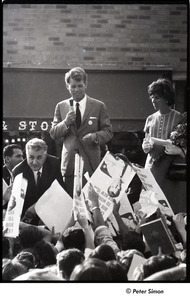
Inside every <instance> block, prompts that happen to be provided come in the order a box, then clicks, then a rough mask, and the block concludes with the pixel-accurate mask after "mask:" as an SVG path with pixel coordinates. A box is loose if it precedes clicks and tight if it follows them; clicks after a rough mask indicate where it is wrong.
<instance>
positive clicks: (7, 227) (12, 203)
mask: <svg viewBox="0 0 190 300" xmlns="http://www.w3.org/2000/svg"><path fill="white" fill-rule="evenodd" d="M27 185H28V181H27V179H26V178H24V177H23V173H21V174H18V175H17V176H16V177H15V179H14V182H13V187H12V193H11V197H10V200H9V203H8V207H7V211H6V214H5V220H4V222H3V231H4V232H5V233H4V236H5V237H13V238H15V237H17V236H18V234H19V223H20V217H21V214H22V209H23V205H24V198H25V195H26V189H27Z"/></svg>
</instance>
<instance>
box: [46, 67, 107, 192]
mask: <svg viewBox="0 0 190 300" xmlns="http://www.w3.org/2000/svg"><path fill="white" fill-rule="evenodd" d="M65 83H66V88H67V89H68V91H69V93H70V95H71V98H69V99H66V100H63V101H61V102H59V103H58V104H57V105H56V108H55V113H54V119H53V125H52V128H51V130H50V135H51V137H52V138H53V139H54V140H57V139H63V147H62V158H61V173H62V176H63V177H64V180H65V185H66V191H67V192H68V193H69V194H70V195H71V196H72V193H73V173H74V162H75V153H76V151H77V152H79V154H80V155H81V156H82V157H83V160H84V173H85V172H86V171H87V172H88V173H89V175H90V176H91V175H92V173H93V172H94V171H95V170H96V168H97V166H98V165H99V163H100V160H101V150H100V146H101V145H104V144H106V143H107V142H108V141H109V140H110V139H111V138H112V126H111V123H110V119H109V116H108V113H107V109H106V106H105V104H104V103H103V102H101V101H99V100H96V99H93V98H91V97H89V96H88V95H86V93H85V91H86V88H87V74H86V72H85V71H84V70H83V69H82V68H80V67H76V68H73V69H71V70H70V71H69V72H67V73H66V74H65Z"/></svg>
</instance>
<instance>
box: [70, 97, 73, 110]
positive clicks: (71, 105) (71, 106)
mask: <svg viewBox="0 0 190 300" xmlns="http://www.w3.org/2000/svg"><path fill="white" fill-rule="evenodd" d="M69 102H70V109H71V110H74V108H73V99H71V100H69Z"/></svg>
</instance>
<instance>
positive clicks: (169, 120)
mask: <svg viewBox="0 0 190 300" xmlns="http://www.w3.org/2000/svg"><path fill="white" fill-rule="evenodd" d="M148 94H149V97H150V100H151V102H152V105H153V107H154V109H155V110H156V112H155V113H153V114H152V115H150V116H148V118H147V120H146V123H145V127H144V132H145V138H144V140H143V144H142V148H143V151H144V152H145V153H147V159H146V163H145V168H151V171H152V173H153V175H154V177H155V179H156V181H157V182H158V184H159V186H160V188H161V189H162V191H163V192H164V194H165V196H166V198H167V199H168V201H169V202H170V205H171V207H172V209H173V211H174V213H178V212H182V211H186V199H185V198H186V197H185V196H186V182H185V181H181V180H178V181H176V180H175V181H174V180H170V179H169V178H168V170H169V167H170V165H171V164H172V163H173V162H174V161H175V162H184V160H185V152H186V132H185V134H184V135H183V137H181V138H182V139H181V140H182V144H183V147H181V145H180V143H177V142H176V143H175V137H176V136H177V134H176V135H175V134H173V132H174V130H175V129H176V126H177V125H178V124H181V123H183V122H184V115H183V114H181V113H180V112H178V111H176V110H174V109H172V106H173V105H174V101H175V94H174V90H173V87H172V84H171V82H170V81H169V80H168V79H165V78H159V79H158V80H157V81H154V82H152V83H151V84H150V85H149V86H148ZM175 132H176V131H175ZM176 141H177V139H176ZM182 197H183V199H182Z"/></svg>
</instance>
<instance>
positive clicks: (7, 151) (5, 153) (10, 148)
mask: <svg viewBox="0 0 190 300" xmlns="http://www.w3.org/2000/svg"><path fill="white" fill-rule="evenodd" d="M14 149H20V150H22V148H21V146H20V145H18V144H10V145H7V146H5V147H4V149H3V158H4V159H5V157H6V156H9V157H11V156H12V155H13V153H14Z"/></svg>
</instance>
